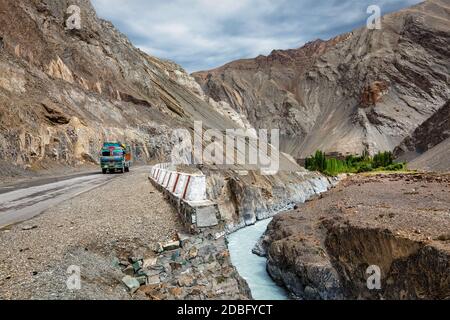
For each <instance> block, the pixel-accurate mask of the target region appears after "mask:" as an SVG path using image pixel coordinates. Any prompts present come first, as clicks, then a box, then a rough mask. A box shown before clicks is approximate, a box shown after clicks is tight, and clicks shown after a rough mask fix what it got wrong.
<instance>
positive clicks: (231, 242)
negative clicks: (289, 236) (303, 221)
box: [228, 219, 289, 300]
mask: <svg viewBox="0 0 450 320" xmlns="http://www.w3.org/2000/svg"><path fill="white" fill-rule="evenodd" d="M271 221H272V219H267V220H263V221H259V222H257V223H256V224H255V225H253V226H249V227H246V228H243V229H241V230H238V231H236V232H234V233H232V234H231V235H229V236H228V249H229V251H230V255H231V262H232V263H233V265H234V266H235V267H236V269H237V271H238V272H239V274H240V275H241V277H242V278H244V279H245V280H246V281H247V283H248V285H249V287H250V290H251V291H252V296H253V298H254V299H255V300H288V299H289V295H288V292H287V291H286V290H285V289H284V288H282V287H279V286H278V285H277V284H276V283H275V282H274V281H273V280H272V278H271V277H270V276H269V274H268V273H267V270H266V263H267V260H266V258H263V257H259V256H257V255H255V254H253V253H252V250H253V248H254V247H255V244H256V243H257V242H258V240H259V239H260V238H261V236H262V235H263V234H264V232H266V230H267V226H268V225H269V223H270V222H271Z"/></svg>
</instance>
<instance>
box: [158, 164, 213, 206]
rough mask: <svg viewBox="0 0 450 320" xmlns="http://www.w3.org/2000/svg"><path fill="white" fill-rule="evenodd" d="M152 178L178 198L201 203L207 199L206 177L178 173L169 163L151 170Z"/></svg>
mask: <svg viewBox="0 0 450 320" xmlns="http://www.w3.org/2000/svg"><path fill="white" fill-rule="evenodd" d="M150 177H151V178H152V179H153V180H154V181H155V182H157V183H158V184H159V185H160V186H162V187H163V188H164V189H166V190H168V191H169V192H170V193H172V194H173V195H175V196H176V197H177V198H181V199H183V200H186V201H189V202H201V201H205V200H207V199H206V176H205V175H201V174H190V173H185V172H178V171H176V169H175V168H174V167H173V166H172V165H171V164H168V163H161V164H158V165H155V166H153V167H152V168H151V171H150Z"/></svg>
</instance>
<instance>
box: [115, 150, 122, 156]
mask: <svg viewBox="0 0 450 320" xmlns="http://www.w3.org/2000/svg"><path fill="white" fill-rule="evenodd" d="M121 156H123V152H122V151H114V157H121Z"/></svg>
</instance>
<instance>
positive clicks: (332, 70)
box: [193, 0, 450, 158]
mask: <svg viewBox="0 0 450 320" xmlns="http://www.w3.org/2000/svg"><path fill="white" fill-rule="evenodd" d="M449 15H450V2H449V1H448V0H429V1H425V2H424V3H422V4H419V5H417V6H414V7H411V8H409V9H406V10H403V11H400V12H398V13H394V14H390V15H387V16H385V17H384V18H383V20H382V29H381V30H369V29H367V28H365V27H363V28H361V29H358V30H355V31H353V32H350V33H348V34H344V35H341V36H339V37H336V38H334V39H331V40H328V41H322V40H317V41H314V42H311V43H308V44H306V45H305V46H303V47H301V48H299V49H294V50H275V51H273V52H272V53H271V54H270V55H269V56H259V57H257V58H255V59H247V60H239V61H235V62H231V63H229V64H227V65H225V66H223V67H220V68H218V69H215V70H210V71H204V72H198V73H195V74H193V76H194V77H195V78H196V80H197V81H198V82H199V84H200V85H201V86H202V88H203V89H204V91H205V92H206V94H207V95H209V96H210V97H211V98H212V99H214V100H216V101H226V102H227V103H229V104H230V105H231V106H232V107H233V108H234V109H235V110H237V111H238V112H241V113H243V114H244V115H246V117H247V118H248V120H249V122H250V123H251V124H252V125H253V126H255V127H257V128H273V127H276V128H280V129H281V130H282V133H283V151H285V152H288V153H291V154H292V155H293V156H295V157H298V158H304V157H305V156H308V155H310V154H312V153H313V152H314V151H315V150H317V149H322V150H324V151H327V152H340V153H343V154H345V153H361V152H362V151H363V150H364V149H369V151H371V152H376V151H379V150H393V149H394V148H395V147H396V146H398V145H399V144H400V143H401V142H402V141H403V139H405V138H406V137H407V136H408V135H409V134H411V133H412V132H413V131H414V130H415V129H416V128H417V127H418V126H419V125H420V124H422V123H423V122H424V121H425V120H427V119H428V118H429V117H430V116H432V115H433V114H434V113H435V112H436V111H437V110H438V109H439V108H440V107H441V106H442V105H443V104H444V103H445V102H447V101H448V100H449V97H450V91H449V81H450V80H449V77H448V75H449V71H450V53H449V52H450V50H449V49H450V47H449V44H450V19H449Z"/></svg>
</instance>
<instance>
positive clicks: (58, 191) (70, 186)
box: [0, 172, 118, 229]
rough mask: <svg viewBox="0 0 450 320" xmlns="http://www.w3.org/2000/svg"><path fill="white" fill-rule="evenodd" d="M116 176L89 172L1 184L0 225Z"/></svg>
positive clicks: (31, 214) (40, 211)
mask: <svg viewBox="0 0 450 320" xmlns="http://www.w3.org/2000/svg"><path fill="white" fill-rule="evenodd" d="M117 176H118V175H116V174H111V175H102V174H99V173H97V172H88V173H82V174H76V175H72V176H68V177H58V178H44V179H39V180H35V181H29V182H20V183H17V184H15V185H8V186H1V187H0V229H2V228H5V227H7V226H9V225H13V224H16V223H19V222H23V221H26V220H28V219H31V218H33V217H35V216H37V215H39V214H41V213H42V212H44V211H45V210H46V209H48V208H50V207H52V206H55V205H57V204H59V203H61V202H63V201H67V200H69V199H71V198H73V197H76V196H77V195H80V194H82V193H84V192H87V191H90V190H92V189H95V188H97V187H99V186H101V185H103V184H105V183H106V182H108V181H109V180H111V179H114V178H115V177H117Z"/></svg>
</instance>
